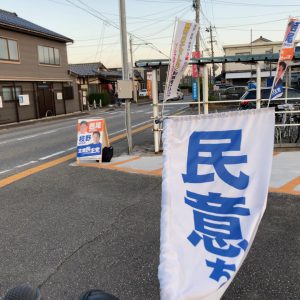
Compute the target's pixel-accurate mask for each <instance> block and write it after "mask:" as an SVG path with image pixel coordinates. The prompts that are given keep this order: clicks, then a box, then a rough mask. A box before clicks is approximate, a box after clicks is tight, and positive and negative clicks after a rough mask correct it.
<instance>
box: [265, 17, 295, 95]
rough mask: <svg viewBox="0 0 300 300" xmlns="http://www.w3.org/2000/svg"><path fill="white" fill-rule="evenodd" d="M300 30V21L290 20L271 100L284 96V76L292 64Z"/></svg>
mask: <svg viewBox="0 0 300 300" xmlns="http://www.w3.org/2000/svg"><path fill="white" fill-rule="evenodd" d="M299 28H300V20H297V19H296V18H290V19H289V21H288V25H287V29H286V31H285V35H284V39H283V43H282V46H281V50H280V55H279V60H278V63H277V69H276V74H275V77H274V81H273V85H272V89H271V94H270V99H276V98H280V97H282V95H283V76H284V74H285V71H286V69H287V67H288V66H289V65H290V64H291V61H292V59H293V57H294V53H295V45H294V42H295V39H296V35H297V32H298V30H299Z"/></svg>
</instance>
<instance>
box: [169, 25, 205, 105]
mask: <svg viewBox="0 0 300 300" xmlns="http://www.w3.org/2000/svg"><path fill="white" fill-rule="evenodd" d="M198 27H199V26H198V24H197V23H193V22H188V21H182V20H177V26H176V29H175V30H176V32H175V35H174V39H173V43H172V49H171V59H170V64H169V68H168V78H167V82H166V88H165V93H164V101H165V100H168V99H172V98H176V97H177V88H178V85H179V82H180V79H181V77H182V75H183V73H184V71H185V69H186V67H187V65H188V63H189V60H190V57H191V54H192V49H193V44H194V41H195V38H196V34H197V31H198Z"/></svg>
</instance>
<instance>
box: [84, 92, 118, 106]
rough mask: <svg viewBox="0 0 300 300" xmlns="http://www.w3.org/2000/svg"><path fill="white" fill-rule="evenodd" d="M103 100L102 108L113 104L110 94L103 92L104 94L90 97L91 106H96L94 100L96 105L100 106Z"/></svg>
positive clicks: (94, 94) (93, 94)
mask: <svg viewBox="0 0 300 300" xmlns="http://www.w3.org/2000/svg"><path fill="white" fill-rule="evenodd" d="M100 99H101V104H102V106H107V105H108V104H111V103H113V97H112V95H111V94H109V93H108V92H102V93H91V94H89V95H88V101H89V104H90V105H93V104H94V100H95V101H96V104H97V105H98V106H99V104H100Z"/></svg>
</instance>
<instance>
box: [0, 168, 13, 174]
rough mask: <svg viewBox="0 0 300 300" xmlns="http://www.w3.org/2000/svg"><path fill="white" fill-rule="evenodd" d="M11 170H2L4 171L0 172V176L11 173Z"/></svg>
mask: <svg viewBox="0 0 300 300" xmlns="http://www.w3.org/2000/svg"><path fill="white" fill-rule="evenodd" d="M11 170H12V169H10V170H4V171H0V174H4V173H7V172H9V171H11Z"/></svg>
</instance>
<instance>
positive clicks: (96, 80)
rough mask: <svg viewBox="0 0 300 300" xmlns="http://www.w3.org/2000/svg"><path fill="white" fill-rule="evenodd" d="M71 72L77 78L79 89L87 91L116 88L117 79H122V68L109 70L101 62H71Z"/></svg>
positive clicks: (98, 91)
mask: <svg viewBox="0 0 300 300" xmlns="http://www.w3.org/2000/svg"><path fill="white" fill-rule="evenodd" d="M69 74H70V75H71V76H72V77H75V78H76V83H77V85H78V89H79V90H82V91H86V92H87V93H101V92H103V91H104V90H107V91H111V90H112V89H113V90H114V85H115V83H116V82H117V80H119V79H122V70H109V69H107V68H106V67H105V66H104V65H103V64H102V63H101V62H95V63H82V64H70V65H69Z"/></svg>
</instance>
